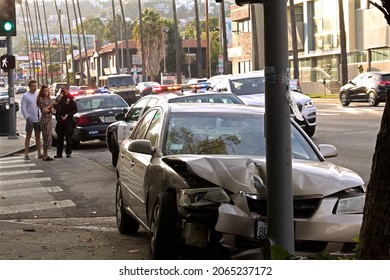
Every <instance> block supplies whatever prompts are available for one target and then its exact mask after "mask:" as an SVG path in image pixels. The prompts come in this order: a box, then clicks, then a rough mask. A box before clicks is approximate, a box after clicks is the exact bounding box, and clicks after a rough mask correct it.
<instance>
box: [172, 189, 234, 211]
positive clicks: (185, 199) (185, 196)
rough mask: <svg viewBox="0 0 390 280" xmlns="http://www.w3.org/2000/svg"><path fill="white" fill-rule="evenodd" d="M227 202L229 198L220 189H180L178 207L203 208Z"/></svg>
mask: <svg viewBox="0 0 390 280" xmlns="http://www.w3.org/2000/svg"><path fill="white" fill-rule="evenodd" d="M228 202H230V198H229V196H228V195H227V193H226V192H225V191H224V190H223V189H222V188H196V189H182V190H180V195H179V206H180V207H205V206H211V205H215V204H220V203H228Z"/></svg>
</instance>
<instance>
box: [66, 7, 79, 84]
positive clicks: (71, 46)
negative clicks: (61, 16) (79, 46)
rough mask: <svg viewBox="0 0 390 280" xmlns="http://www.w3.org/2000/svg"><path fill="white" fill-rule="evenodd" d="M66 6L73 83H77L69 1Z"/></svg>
mask: <svg viewBox="0 0 390 280" xmlns="http://www.w3.org/2000/svg"><path fill="white" fill-rule="evenodd" d="M65 6H66V17H67V18H68V29H69V37H70V55H71V57H72V76H73V83H75V82H76V71H75V65H74V63H73V62H74V53H73V38H72V37H73V36H72V27H71V25H70V16H69V7H68V1H65Z"/></svg>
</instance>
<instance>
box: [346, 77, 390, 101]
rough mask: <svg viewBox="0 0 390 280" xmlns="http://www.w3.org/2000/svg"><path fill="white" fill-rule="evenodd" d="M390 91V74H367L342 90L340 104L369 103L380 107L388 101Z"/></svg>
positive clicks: (349, 82) (350, 82)
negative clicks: (381, 103) (387, 96)
mask: <svg viewBox="0 0 390 280" xmlns="http://www.w3.org/2000/svg"><path fill="white" fill-rule="evenodd" d="M389 89H390V72H366V73H361V74H359V75H357V76H356V77H355V78H354V79H353V80H350V81H348V83H346V84H345V85H343V86H342V87H341V88H340V102H341V105H343V106H348V105H349V103H351V102H368V104H369V105H370V106H378V104H379V102H385V101H386V95H387V92H388V91H389Z"/></svg>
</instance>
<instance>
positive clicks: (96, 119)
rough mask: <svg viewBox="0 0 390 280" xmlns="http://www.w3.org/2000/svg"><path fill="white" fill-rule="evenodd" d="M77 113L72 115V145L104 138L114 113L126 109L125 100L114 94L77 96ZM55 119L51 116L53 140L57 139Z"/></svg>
mask: <svg viewBox="0 0 390 280" xmlns="http://www.w3.org/2000/svg"><path fill="white" fill-rule="evenodd" d="M75 98H76V104H77V111H78V112H77V113H76V114H75V115H74V117H73V118H74V122H75V129H74V134H73V146H74V147H77V146H78V145H79V144H80V142H83V141H89V140H95V139H99V140H105V138H106V130H107V127H108V126H109V125H110V124H111V123H113V122H115V121H116V120H115V115H116V114H117V113H119V112H122V111H123V110H124V109H126V110H127V109H128V104H127V103H126V101H125V100H124V99H123V98H122V97H120V96H119V95H116V94H103V95H87V96H77V97H75ZM55 126H56V121H55V117H54V116H53V128H52V133H53V141H54V142H55V141H56V139H57V134H56V132H55Z"/></svg>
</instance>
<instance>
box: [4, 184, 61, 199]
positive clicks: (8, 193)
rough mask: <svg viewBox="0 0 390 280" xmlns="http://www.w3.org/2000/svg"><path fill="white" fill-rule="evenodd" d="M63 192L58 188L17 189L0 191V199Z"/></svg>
mask: <svg viewBox="0 0 390 280" xmlns="http://www.w3.org/2000/svg"><path fill="white" fill-rule="evenodd" d="M62 191H63V190H62V189H61V188H60V187H59V186H54V187H48V188H44V187H39V188H28V189H19V190H8V191H0V198H7V197H11V196H18V195H31V194H36V193H37V194H38V193H56V192H62Z"/></svg>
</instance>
